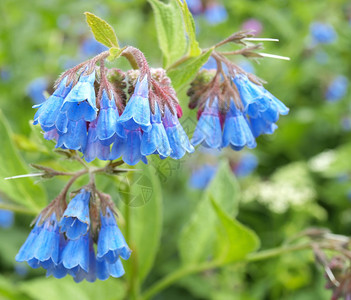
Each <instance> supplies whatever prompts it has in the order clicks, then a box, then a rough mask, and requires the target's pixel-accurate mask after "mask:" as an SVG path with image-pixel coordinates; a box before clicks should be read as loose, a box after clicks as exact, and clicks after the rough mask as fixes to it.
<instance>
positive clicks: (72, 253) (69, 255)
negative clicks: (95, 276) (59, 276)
mask: <svg viewBox="0 0 351 300" xmlns="http://www.w3.org/2000/svg"><path fill="white" fill-rule="evenodd" d="M60 263H62V265H63V266H64V267H65V268H66V269H69V270H68V272H69V273H70V274H71V275H72V274H73V275H74V274H76V273H77V272H78V271H79V268H81V269H83V270H84V271H85V272H88V271H89V234H88V233H87V234H85V235H83V236H81V237H80V238H78V239H76V240H69V241H68V243H67V245H66V247H65V248H64V249H63V251H62V255H61V262H60Z"/></svg>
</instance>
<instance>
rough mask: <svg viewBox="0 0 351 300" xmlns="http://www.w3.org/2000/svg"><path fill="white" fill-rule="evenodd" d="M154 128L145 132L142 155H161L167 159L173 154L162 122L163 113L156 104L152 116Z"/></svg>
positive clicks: (142, 141)
mask: <svg viewBox="0 0 351 300" xmlns="http://www.w3.org/2000/svg"><path fill="white" fill-rule="evenodd" d="M151 124H152V128H151V130H150V131H149V132H144V134H143V137H142V140H141V148H140V149H141V150H140V151H141V154H142V155H145V156H146V155H151V154H159V155H161V156H163V157H167V156H169V155H170V154H171V151H172V149H171V146H170V144H169V141H168V137H167V133H166V130H165V128H164V127H163V124H162V121H161V113H160V109H159V107H158V104H157V103H155V113H154V114H151Z"/></svg>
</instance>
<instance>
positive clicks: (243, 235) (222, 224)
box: [211, 197, 260, 264]
mask: <svg viewBox="0 0 351 300" xmlns="http://www.w3.org/2000/svg"><path fill="white" fill-rule="evenodd" d="M211 203H212V206H213V208H214V211H215V212H216V215H217V218H218V221H219V222H217V241H216V243H215V244H216V249H215V253H214V257H213V259H214V260H215V261H219V262H220V263H223V264H226V263H231V262H234V261H239V260H241V259H243V258H245V256H246V255H247V254H248V253H250V252H253V251H255V250H257V248H258V247H259V244H260V242H259V239H258V237H257V235H256V234H255V233H254V232H253V231H252V230H251V229H249V228H247V227H245V226H244V225H242V224H240V223H239V222H238V221H237V220H235V219H232V218H231V217H230V216H229V215H228V214H227V213H226V212H224V210H223V209H222V208H221V207H220V206H219V205H218V203H217V202H216V201H215V200H214V198H213V197H211Z"/></svg>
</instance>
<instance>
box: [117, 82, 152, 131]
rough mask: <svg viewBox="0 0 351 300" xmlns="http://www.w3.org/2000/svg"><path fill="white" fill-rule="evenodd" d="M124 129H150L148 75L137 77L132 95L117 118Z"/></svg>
mask: <svg viewBox="0 0 351 300" xmlns="http://www.w3.org/2000/svg"><path fill="white" fill-rule="evenodd" d="M118 123H120V124H121V125H122V126H123V127H124V128H125V129H128V130H136V129H138V128H141V129H142V130H143V131H144V132H148V131H150V130H151V123H150V104H149V84H148V77H147V76H144V78H143V79H142V80H141V81H140V78H138V79H137V82H136V84H135V88H134V92H133V95H132V97H131V98H130V99H129V101H128V103H127V106H126V108H125V109H124V111H123V113H122V115H121V117H120V118H119V120H118Z"/></svg>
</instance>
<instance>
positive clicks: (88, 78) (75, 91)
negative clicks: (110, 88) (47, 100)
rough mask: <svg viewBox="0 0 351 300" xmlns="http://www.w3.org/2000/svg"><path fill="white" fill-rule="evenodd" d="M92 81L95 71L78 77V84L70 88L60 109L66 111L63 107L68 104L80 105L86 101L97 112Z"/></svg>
mask: <svg viewBox="0 0 351 300" xmlns="http://www.w3.org/2000/svg"><path fill="white" fill-rule="evenodd" d="M94 81H95V71H93V72H92V73H91V74H89V75H82V76H80V78H79V81H78V83H77V84H76V85H75V86H74V87H73V88H72V90H71V91H70V92H69V94H68V95H67V97H66V98H65V101H64V103H63V107H62V109H63V110H66V109H65V106H66V105H69V103H70V102H76V103H80V102H83V101H87V102H88V104H89V106H91V107H92V108H93V109H94V110H95V111H97V110H98V109H97V108H96V97H95V88H94Z"/></svg>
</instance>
